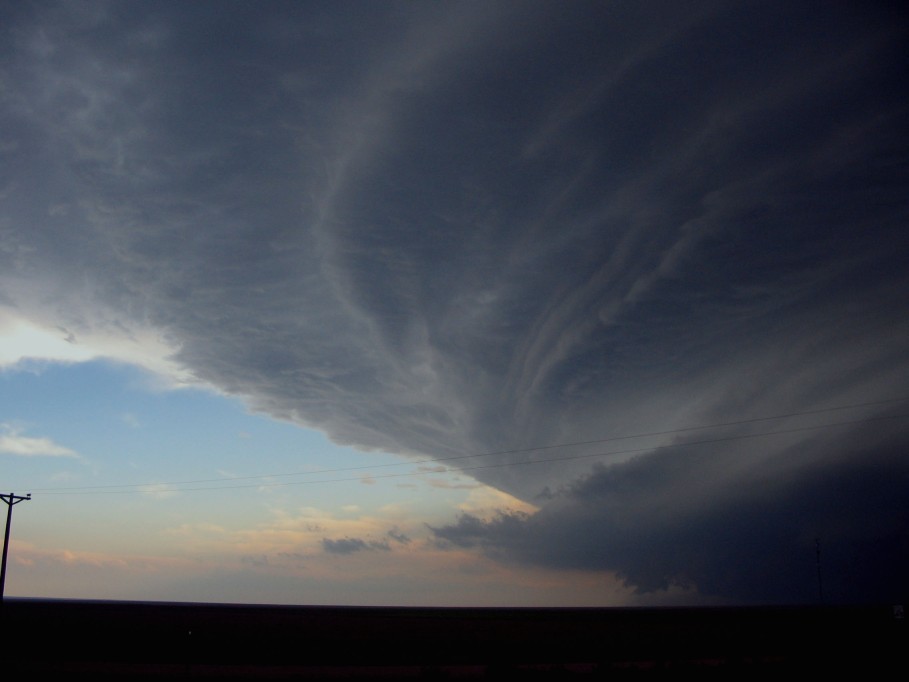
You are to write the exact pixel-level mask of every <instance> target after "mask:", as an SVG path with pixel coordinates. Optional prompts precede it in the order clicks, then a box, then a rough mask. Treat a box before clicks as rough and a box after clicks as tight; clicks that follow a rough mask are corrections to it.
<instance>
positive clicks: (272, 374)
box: [0, 2, 909, 599]
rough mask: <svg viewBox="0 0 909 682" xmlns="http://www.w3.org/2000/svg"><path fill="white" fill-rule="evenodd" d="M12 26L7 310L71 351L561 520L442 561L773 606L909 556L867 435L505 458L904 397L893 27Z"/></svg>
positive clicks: (809, 13)
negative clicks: (437, 472) (102, 343)
mask: <svg viewBox="0 0 909 682" xmlns="http://www.w3.org/2000/svg"><path fill="white" fill-rule="evenodd" d="M0 12H2V17H0V19H2V21H0V25H2V26H3V28H2V31H3V40H2V41H0V45H2V47H0V60H2V61H0V96H2V109H0V131H2V132H0V155H2V165H0V169H2V170H0V199H2V207H3V208H2V211H3V213H2V216H0V273H2V274H0V302H2V303H4V304H5V305H11V306H15V307H17V308H18V309H19V310H20V311H21V312H22V314H23V315H24V316H26V317H29V318H30V319H32V320H34V321H36V322H44V323H45V324H47V325H49V326H51V327H53V326H57V325H59V326H62V327H65V328H66V329H67V330H68V332H70V333H71V334H72V336H73V338H74V339H76V341H78V340H79V339H80V338H82V336H83V335H84V334H85V333H87V332H89V331H92V330H97V329H99V328H103V329H105V330H114V331H115V332H117V333H123V334H128V333H130V332H133V331H134V330H135V329H137V328H144V327H153V328H155V329H158V330H160V331H161V333H162V334H164V335H165V336H166V338H167V339H168V340H169V341H170V342H171V343H173V344H174V345H175V347H176V348H177V350H176V357H177V359H178V360H179V361H180V362H181V363H182V364H184V365H185V366H186V367H187V368H188V369H189V370H191V371H192V372H193V373H194V375H195V376H196V377H198V378H199V379H200V380H203V381H205V382H209V383H211V384H213V385H215V386H217V387H219V388H220V389H221V390H223V391H226V392H230V393H232V394H235V395H238V396H241V397H243V398H244V399H246V400H247V401H248V402H249V404H250V405H252V406H254V407H255V408H256V409H260V410H264V411H266V412H268V413H269V414H271V415H273V416H276V417H279V418H284V419H289V420H292V421H295V422H297V423H300V424H305V425H310V426H314V427H317V428H319V429H322V430H324V431H326V432H327V433H328V434H329V435H330V436H331V437H332V438H334V439H336V440H337V441H339V442H343V443H349V444H354V445H357V446H359V447H363V448H378V449H386V450H390V451H393V452H400V453H403V454H417V455H418V456H421V457H422V456H427V455H429V456H451V455H458V454H463V453H478V452H492V451H505V450H509V451H513V452H511V453H510V454H507V455H499V456H490V457H487V458H484V459H482V460H477V459H471V460H463V462H464V466H465V468H470V469H471V473H472V474H473V475H475V476H476V477H478V478H479V479H481V480H482V481H484V482H487V483H490V484H492V485H495V486H498V487H500V488H502V489H504V490H507V491H509V492H511V493H513V494H515V495H518V496H520V497H523V498H525V499H528V500H534V501H536V502H537V503H538V504H542V508H541V511H540V512H539V513H538V514H537V515H535V516H534V517H530V518H526V519H525V518H518V517H502V518H501V519H500V520H499V521H497V522H494V523H492V524H480V525H479V526H476V524H475V522H474V521H470V520H469V519H465V520H463V521H462V524H461V525H458V526H453V527H452V528H449V529H438V532H439V533H440V536H442V535H446V534H447V535H446V537H449V539H451V540H456V539H458V538H459V537H461V538H464V537H468V536H470V535H471V533H472V534H473V535H474V536H476V537H477V538H480V537H487V538H488V537H490V536H492V537H495V534H496V533H497V532H498V531H501V530H502V529H504V528H506V525H505V524H511V525H508V526H507V527H508V528H509V529H511V530H513V534H509V535H508V537H502V539H501V543H500V545H499V549H500V551H501V552H502V553H503V556H505V555H508V556H511V557H512V558H517V557H520V558H523V559H524V560H536V561H540V562H542V563H547V564H553V565H566V566H567V565H571V566H587V567H602V568H607V569H610V570H616V571H618V572H620V573H621V574H622V575H623V576H624V577H625V578H627V579H628V580H629V582H630V583H631V584H634V585H636V586H638V587H640V588H641V589H643V590H646V589H654V588H658V587H660V586H662V585H665V584H668V583H669V582H682V583H688V584H691V585H693V586H694V587H696V588H697V589H699V590H701V591H702V592H703V593H705V594H707V593H709V594H718V595H721V596H723V597H728V598H730V599H755V598H758V596H759V595H760V594H764V593H762V592H761V590H760V589H758V588H757V587H755V585H758V584H760V585H764V586H766V585H767V584H769V583H767V582H766V581H764V580H762V579H761V578H762V576H764V575H766V573H767V572H768V571H769V572H773V571H775V570H776V568H775V567H776V566H777V564H776V563H774V562H780V561H789V560H790V559H789V557H793V556H796V555H797V556H798V557H803V556H804V553H805V552H806V551H808V550H810V545H811V542H813V537H814V536H813V533H815V532H816V533H818V534H821V535H823V536H824V542H825V546H827V543H828V542H829V543H830V546H831V548H832V547H833V546H836V545H835V541H834V540H833V539H832V538H831V539H828V537H829V536H830V535H831V533H832V531H830V530H825V528H826V526H825V521H827V522H829V523H830V524H833V525H834V526H836V524H837V523H840V522H843V523H844V524H845V522H844V521H843V519H842V518H841V517H840V516H837V514H841V513H845V512H843V511H842V510H850V509H851V510H854V512H855V514H854V519H853V524H852V525H851V526H850V528H854V529H855V531H854V532H855V535H854V539H849V540H843V543H845V544H841V545H839V546H840V547H844V548H845V547H847V546H848V547H851V548H852V549H849V550H848V551H847V550H846V549H843V551H844V552H847V554H848V553H849V552H852V554H849V556H853V555H854V556H858V554H857V553H858V552H859V549H860V548H861V547H864V549H868V548H867V547H865V546H863V545H861V542H872V540H871V539H870V538H877V537H878V536H877V535H874V534H875V533H878V534H881V535H880V537H881V540H880V541H881V542H882V543H884V544H886V542H885V540H886V538H889V539H890V540H891V541H892V543H891V546H902V547H905V542H906V527H905V523H903V525H899V523H895V522H894V520H893V519H894V518H896V519H903V520H904V519H905V509H904V508H902V507H900V505H898V504H895V506H894V505H891V506H890V507H887V505H885V504H883V503H881V505H878V506H875V505H873V504H871V505H863V504H862V502H861V501H862V499H863V495H864V491H865V490H866V489H867V486H870V485H871V484H872V483H873V482H874V481H876V480H877V479H876V478H875V475H877V474H876V473H875V472H876V471H878V470H879V469H875V468H874V467H876V466H877V467H887V468H889V469H890V470H891V471H890V473H889V478H886V481H887V482H888V485H889V484H892V485H893V486H897V485H899V484H900V483H902V484H905V483H907V482H909V481H907V480H906V476H905V473H906V472H905V468H904V467H902V466H897V465H898V464H899V462H900V456H898V455H896V454H895V453H896V452H897V450H896V449H893V448H891V446H886V445H885V444H883V443H878V441H876V440H873V439H872V440H864V439H863V438H859V435H862V436H863V437H864V436H865V435H866V434H865V433H864V431H863V430H862V428H861V425H854V426H852V427H842V428H840V429H839V431H836V433H837V434H839V435H838V437H836V438H833V437H832V436H830V437H827V438H826V440H823V438H824V437H823V436H818V435H817V434H814V433H802V434H801V435H798V434H793V435H792V438H793V439H794V440H793V441H789V442H787V444H786V445H785V446H783V445H780V444H779V443H777V442H776V441H767V442H766V443H765V444H764V445H763V446H761V447H757V446H755V445H754V442H751V441H749V442H748V443H747V444H742V445H741V446H740V445H735V446H733V445H728V447H726V449H722V450H721V449H719V446H718V445H713V446H710V447H707V446H706V445H704V446H703V447H701V448H700V449H698V448H697V446H691V447H694V448H695V449H694V450H693V451H692V452H693V454H692V455H686V456H683V457H681V459H675V458H674V455H671V454H670V453H668V452H666V451H665V450H663V449H660V448H661V447H663V446H665V445H667V444H671V443H673V441H674V438H675V437H674V436H673V435H672V434H671V433H666V434H665V435H663V436H652V437H650V438H649V439H642V440H639V441H635V443H634V445H635V446H636V449H635V451H634V452H630V450H631V449H632V448H629V452H626V453H625V454H617V455H613V456H609V457H603V458H600V460H599V462H600V464H599V465H598V466H596V467H592V464H591V462H592V461H593V460H591V459H589V458H586V457H584V456H583V455H589V454H592V453H595V452H597V448H598V447H600V446H597V445H591V446H586V447H581V446H578V447H577V448H574V449H567V448H566V449H564V450H560V451H556V452H557V453H562V454H571V455H572V456H573V458H572V459H567V460H566V459H562V460H561V461H559V459H558V458H556V457H553V456H552V455H553V452H552V451H539V450H524V451H520V450H521V449H522V448H532V447H537V446H540V445H548V444H553V443H558V442H579V441H588V440H595V439H605V438H613V437H617V436H622V435H626V434H634V433H654V432H671V431H672V430H673V429H679V428H685V427H689V426H692V425H700V424H716V423H725V422H730V421H735V420H741V419H746V418H749V417H760V416H769V415H780V414H791V413H795V412H804V411H808V410H816V409H823V408H829V407H837V406H841V405H849V404H859V403H869V402H872V401H875V400H879V399H884V398H892V397H895V396H900V395H902V394H903V393H904V387H905V386H906V385H909V384H907V379H909V371H907V370H909V358H907V344H906V339H907V338H909V328H907V326H909V325H907V318H906V315H905V311H906V309H907V305H906V304H907V296H906V294H907V291H909V282H907V271H906V268H905V262H906V252H907V248H906V247H907V232H906V229H905V226H906V224H907V206H906V197H907V195H909V193H907V191H906V190H907V182H906V180H907V164H906V158H907V154H906V151H907V148H906V142H907V135H906V130H907V126H906V114H907V97H906V94H905V85H904V83H905V75H906V66H907V58H906V52H905V44H906V39H907V37H909V36H907V29H906V26H907V22H906V21H905V16H904V14H903V13H902V12H901V11H900V10H899V9H898V8H896V6H895V5H894V6H888V5H886V4H884V3H876V4H875V3H867V4H863V5H861V6H859V5H845V4H829V3H828V4H824V5H818V6H811V7H808V6H799V5H793V4H792V3H736V4H734V5H731V4H729V3H710V2H698V3H677V2H645V3H610V2H597V3H585V2H578V3H534V2H531V3H520V4H513V3H494V2H489V3H452V4H435V3H433V4H424V3H386V4H378V3H356V2H354V3H343V2H342V3H322V4H320V3H287V4H284V3H270V4H267V5H264V6H263V5H259V4H254V3H222V2H217V3H209V2H197V3H189V4H187V3H177V2H173V3H171V2H158V3H132V2H113V3H80V4H68V3H63V4H55V3H29V4H12V3H8V4H7V5H5V6H4V7H3V9H2V10H0ZM863 414H865V415H866V416H875V414H876V412H875V411H874V410H870V411H867V410H866V412H865V413H863ZM886 432H887V433H888V434H889V437H890V438H891V440H890V441H888V442H890V443H899V442H903V441H904V440H905V438H904V434H905V421H900V420H898V419H897V420H894V421H892V422H890V425H889V426H888V427H887V431H886ZM831 433H833V431H831ZM900 439H903V441H901V440H900ZM822 440H823V447H821V442H822ZM755 442H756V441H755ZM894 447H895V446H894ZM514 451H518V452H514ZM733 451H734V452H736V453H737V454H736V456H735V457H732V456H730V454H729V453H731V452H733ZM787 453H798V457H796V458H795V459H796V460H798V459H799V458H807V459H806V460H805V462H804V468H803V469H801V470H800V471H799V472H792V471H786V472H781V471H780V470H779V469H777V468H775V465H776V464H777V463H778V462H779V461H781V460H780V458H783V459H785V458H786V456H787ZM862 453H865V454H864V456H863V455H862ZM448 461H449V462H457V461H459V460H448ZM531 462H536V463H531ZM506 463H513V464H514V466H499V465H503V464H506ZM478 466H485V467H487V468H476V467H478ZM784 474H785V475H784ZM809 474H810V475H809ZM783 482H785V486H788V487H787V488H786V489H785V490H781V489H780V488H779V486H781V485H784V483H783ZM861 482H864V484H863V485H860V483H861ZM847 483H848V485H847ZM838 486H839V487H838ZM683 489H684V490H689V491H692V492H691V493H690V495H688V496H684V495H681V494H678V491H679V490H683ZM742 491H746V492H747V494H745V495H740V493H742ZM834 491H839V492H837V493H836V494H837V495H842V503H841V504H840V505H832V504H829V501H830V500H831V499H832V496H833V495H834ZM547 498H548V499H547ZM797 500H806V501H808V502H807V504H808V507H807V509H808V511H806V514H807V516H806V517H804V518H805V519H807V520H805V523H808V525H812V524H813V525H816V526H818V527H819V528H820V529H819V530H810V531H809V530H805V531H804V532H805V533H807V534H808V535H806V536H802V535H800V534H799V533H801V532H802V530H803V529H802V528H801V526H799V523H801V521H798V519H800V518H802V517H800V516H799V515H798V514H797V511H798V510H797V508H796V507H797V504H796V501H797ZM812 505H813V506H812ZM885 512H888V513H892V514H895V517H892V518H891V517H888V518H884V516H885ZM809 522H810V523H809ZM464 524H474V525H466V526H465V525H464ZM796 527H798V528H799V531H798V532H796V530H795V529H796ZM588 528H589V529H591V530H592V529H596V535H592V534H588V533H586V532H584V529H588ZM560 529H563V530H564V532H562V530H560ZM881 529H885V530H881ZM458 534H460V535H458ZM749 535H753V536H754V537H755V540H754V542H752V543H750V544H744V545H743V547H744V549H735V551H733V549H731V548H735V547H737V545H736V544H735V543H736V542H741V539H743V538H746V537H748V536H749ZM805 537H807V538H808V539H807V540H806V539H805ZM567 538H570V539H571V542H570V543H569V542H564V541H561V540H564V539H567ZM632 538H636V540H634V541H633V540H632ZM860 538H863V539H861V540H860ZM805 543H807V544H805ZM849 543H852V544H849ZM900 543H902V544H901V545H900ZM806 547H808V549H807V550H806ZM533 548H535V549H533ZM831 551H833V549H831ZM863 551H864V550H863ZM869 551H870V550H869ZM894 551H895V550H894ZM903 552H904V553H905V550H903ZM809 553H810V552H809ZM601 555H602V556H601ZM872 555H873V553H872V554H870V555H866V556H872ZM604 557H608V560H607V559H606V558H604ZM623 557H624V558H623ZM655 557H656V558H655ZM736 561H744V563H743V564H742V565H738V566H737V567H736V570H737V571H739V573H736V572H735V571H732V569H731V567H732V566H734V565H736V564H735V562H736ZM792 561H796V559H792ZM884 565H885V563H881V562H877V561H875V562H874V566H873V570H872V568H869V567H868V566H867V565H866V566H865V567H864V568H856V569H855V571H856V572H857V574H858V573H860V572H861V571H863V570H864V571H866V573H867V575H872V574H873V573H874V571H878V572H880V571H884V570H885V569H884V568H883V566H884ZM727 567H730V568H729V571H727V570H726V569H727ZM780 570H782V569H780ZM786 570H789V569H786ZM792 570H795V569H792ZM793 575H794V573H792V572H791V571H790V573H788V574H787V576H789V577H786V578H781V579H780V582H779V585H781V586H780V587H779V588H778V592H777V593H776V594H778V595H779V598H780V599H784V598H785V599H788V598H795V596H797V595H800V594H803V592H802V591H801V588H802V587H803V584H802V583H801V582H799V580H800V578H795V577H792V576H793ZM722 576H726V577H722ZM787 581H788V582H787ZM858 582H862V581H858ZM885 582H886V581H881V583H880V584H884V583H885ZM796 583H798V585H797V586H796ZM865 583H866V584H867V581H865ZM761 589H763V588H761ZM831 589H833V588H831ZM847 593H848V590H847V589H846V588H845V587H844V588H843V589H842V591H841V594H843V595H846V594H847ZM766 594H769V593H766ZM766 594H765V596H766ZM767 598H772V597H767Z"/></svg>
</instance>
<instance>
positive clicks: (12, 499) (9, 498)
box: [0, 493, 32, 602]
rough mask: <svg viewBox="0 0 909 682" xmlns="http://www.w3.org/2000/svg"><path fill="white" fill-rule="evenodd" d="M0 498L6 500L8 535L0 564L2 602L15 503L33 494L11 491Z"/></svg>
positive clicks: (1, 599) (0, 596)
mask: <svg viewBox="0 0 909 682" xmlns="http://www.w3.org/2000/svg"><path fill="white" fill-rule="evenodd" d="M0 499H2V500H3V501H4V502H6V507H7V509H6V535H4V536H3V564H2V565H0V602H2V601H3V589H4V588H5V587H6V551H7V549H9V528H10V525H12V522H13V505H15V504H19V503H20V502H25V501H26V500H30V499H32V494H31V493H29V494H28V495H25V496H22V495H16V494H15V493H10V494H9V495H0Z"/></svg>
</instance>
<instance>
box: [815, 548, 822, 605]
mask: <svg viewBox="0 0 909 682" xmlns="http://www.w3.org/2000/svg"><path fill="white" fill-rule="evenodd" d="M814 547H815V552H816V553H815V561H816V562H817V598H818V601H820V603H821V604H823V603H824V587H823V585H822V583H821V539H820V538H815V540H814Z"/></svg>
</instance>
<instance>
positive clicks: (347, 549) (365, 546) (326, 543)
mask: <svg viewBox="0 0 909 682" xmlns="http://www.w3.org/2000/svg"><path fill="white" fill-rule="evenodd" d="M322 549H324V550H325V551H326V552H328V553H329V554H353V553H354V552H365V551H376V550H381V551H383V552H388V551H390V550H391V547H390V546H389V545H388V542H386V541H385V540H382V541H381V542H376V541H374V540H371V541H369V542H367V541H366V540H361V539H360V538H341V539H340V540H332V539H331V538H323V539H322Z"/></svg>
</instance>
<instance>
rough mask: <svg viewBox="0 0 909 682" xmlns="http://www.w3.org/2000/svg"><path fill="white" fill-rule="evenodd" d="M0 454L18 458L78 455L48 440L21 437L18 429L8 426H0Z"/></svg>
mask: <svg viewBox="0 0 909 682" xmlns="http://www.w3.org/2000/svg"><path fill="white" fill-rule="evenodd" d="M0 454H4V455H16V456H18V457H73V458H78V457H79V453H77V452H76V451H75V450H72V449H70V448H68V447H65V446H63V445H58V444H57V443H55V442H54V441H52V440H51V439H50V438H40V437H38V438H36V437H33V436H23V435H22V434H21V432H20V429H18V428H16V427H13V426H11V425H9V424H0Z"/></svg>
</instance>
